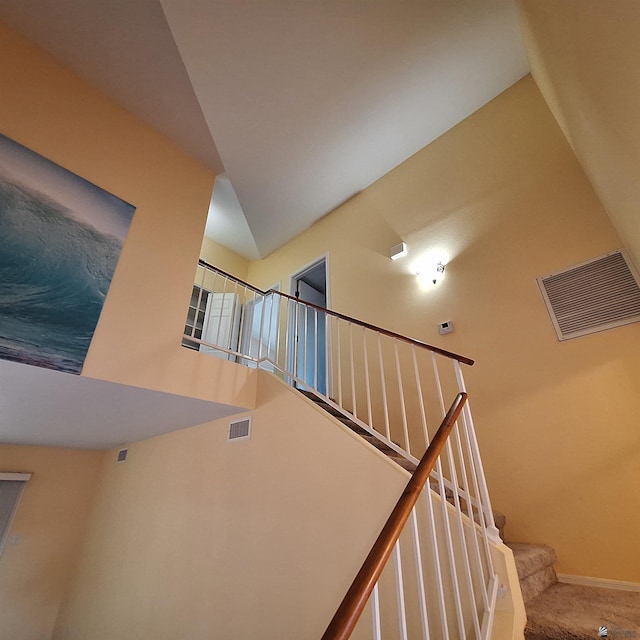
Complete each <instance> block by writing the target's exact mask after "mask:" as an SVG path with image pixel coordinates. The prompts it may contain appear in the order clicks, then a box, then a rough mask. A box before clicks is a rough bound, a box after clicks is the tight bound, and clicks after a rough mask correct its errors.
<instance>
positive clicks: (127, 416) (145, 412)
mask: <svg viewBox="0 0 640 640" xmlns="http://www.w3.org/2000/svg"><path fill="white" fill-rule="evenodd" d="M0 389H1V390H2V391H1V393H0V443H2V444H21V445H40V446H51V447H73V448H80V449H108V448H111V447H117V446H120V445H123V444H127V443H131V442H135V441H137V440H145V439H146V438H152V437H153V436H157V435H160V434H162V433H168V432H169V431H177V430H178V429H185V428H187V427H192V426H194V425H197V424H203V423H205V422H209V421H211V420H216V419H218V418H224V417H226V416H230V415H232V414H234V413H238V412H240V411H243V409H241V408H239V407H232V406H229V405H221V404H216V403H215V402H206V401H204V400H194V399H193V398H184V397H182V396H176V395H172V394H169V393H160V392H159V391H150V390H148V389H139V388H137V387H129V386H126V385H121V384H114V383H112V382H104V381H103V380H94V379H91V378H85V377H83V376H75V375H71V374H69V373H61V372H59V371H50V370H48V369H42V368H40V367H32V366H29V365H26V364H18V363H15V362H8V361H7V360H0Z"/></svg>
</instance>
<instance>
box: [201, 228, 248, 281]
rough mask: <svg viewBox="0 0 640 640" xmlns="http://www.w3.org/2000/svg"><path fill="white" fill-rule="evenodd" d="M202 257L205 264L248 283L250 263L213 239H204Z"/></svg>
mask: <svg viewBox="0 0 640 640" xmlns="http://www.w3.org/2000/svg"><path fill="white" fill-rule="evenodd" d="M200 257H201V258H202V259H203V260H204V261H205V262H208V263H209V264H212V265H213V266H214V267H218V268H219V269H222V270H223V271H226V272H227V273H229V274H231V275H232V276H235V277H236V278H239V279H240V280H245V281H246V279H247V275H248V272H249V261H248V260H247V259H246V258H243V257H242V256H240V255H238V254H237V253H236V252H235V251H231V249H227V247H225V246H223V245H221V244H220V243H218V242H216V241H215V240H212V239H211V238H207V237H206V236H205V237H204V238H203V240H202V248H201V249H200Z"/></svg>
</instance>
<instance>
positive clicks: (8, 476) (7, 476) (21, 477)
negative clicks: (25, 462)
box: [0, 473, 31, 482]
mask: <svg viewBox="0 0 640 640" xmlns="http://www.w3.org/2000/svg"><path fill="white" fill-rule="evenodd" d="M0 480H15V481H18V482H26V481H27V480H31V474H30V473H0Z"/></svg>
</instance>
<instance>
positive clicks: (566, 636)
mask: <svg viewBox="0 0 640 640" xmlns="http://www.w3.org/2000/svg"><path fill="white" fill-rule="evenodd" d="M298 391H299V392H300V393H302V394H303V395H304V396H305V397H307V398H308V399H310V400H312V401H313V402H314V403H315V404H316V405H317V406H318V407H320V408H321V409H323V410H324V411H326V412H327V413H328V414H329V415H331V416H333V417H334V418H336V419H337V420H339V421H340V422H341V423H342V424H344V425H345V426H346V427H347V428H349V429H350V430H351V431H353V432H354V433H356V434H357V435H359V436H360V437H362V438H363V439H365V440H366V441H367V442H368V443H369V444H370V445H372V446H373V447H375V448H376V449H377V450H378V451H380V452H381V453H383V454H384V455H386V456H387V457H388V458H389V459H390V460H393V461H394V462H395V463H396V464H398V465H400V466H401V467H402V468H403V469H406V470H407V471H409V472H410V473H413V472H414V471H415V469H416V465H415V464H414V463H413V462H412V461H411V460H408V459H407V458H406V457H405V456H403V455H401V454H400V453H398V452H397V451H396V450H394V449H392V448H391V447H390V446H388V445H387V444H386V443H384V442H383V441H382V440H381V439H380V438H378V437H377V436H376V435H374V434H371V433H369V432H368V431H366V430H365V429H364V428H363V427H361V426H360V425H359V424H358V423H356V422H355V421H354V420H352V419H350V418H349V417H348V416H346V415H345V414H343V413H342V412H341V411H339V410H338V409H336V408H335V407H334V406H332V405H331V404H329V403H328V402H326V401H325V400H323V399H322V398H320V397H318V396H317V395H316V394H315V393H313V392H311V391H306V390H304V389H298ZM446 497H447V501H448V502H450V503H452V504H453V502H454V498H453V492H452V491H451V490H449V489H447V490H446ZM462 510H463V512H465V513H468V511H467V509H466V506H465V505H462ZM493 516H494V521H495V525H496V527H497V529H498V530H499V532H500V537H501V538H502V539H504V527H505V524H506V516H505V515H504V514H503V513H500V512H499V511H494V512H493ZM507 546H508V547H509V548H510V549H511V550H512V552H513V555H514V559H515V563H516V568H517V571H518V579H519V580H520V589H521V591H522V598H523V600H524V603H525V608H526V610H527V626H526V629H525V638H526V640H594V638H598V637H599V636H598V631H599V628H600V627H602V626H607V629H608V636H607V637H608V638H609V639H610V640H616V638H618V639H619V640H640V593H634V592H629V591H619V590H615V589H603V588H597V587H585V586H578V585H570V584H563V583H560V582H558V578H557V576H556V572H555V569H554V563H555V562H556V560H557V559H558V558H557V555H556V552H555V550H554V549H552V548H551V547H549V546H547V545H537V544H524V543H507Z"/></svg>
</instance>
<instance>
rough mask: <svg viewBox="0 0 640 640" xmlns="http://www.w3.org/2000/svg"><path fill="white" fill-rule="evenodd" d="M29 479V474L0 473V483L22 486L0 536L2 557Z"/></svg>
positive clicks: (0, 553)
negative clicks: (15, 483)
mask: <svg viewBox="0 0 640 640" xmlns="http://www.w3.org/2000/svg"><path fill="white" fill-rule="evenodd" d="M30 479H31V474H30V473H0V481H5V482H20V483H21V484H22V486H21V487H20V489H19V491H18V495H17V496H16V501H15V503H14V504H13V509H12V511H11V514H10V515H9V519H8V520H7V527H6V529H5V530H4V533H3V534H2V536H0V556H2V553H3V551H4V548H5V545H6V544H7V540H8V539H9V533H10V531H11V527H13V521H14V520H15V518H16V513H18V505H19V504H20V500H22V495H23V493H24V489H25V487H26V486H27V481H28V480H30Z"/></svg>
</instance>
